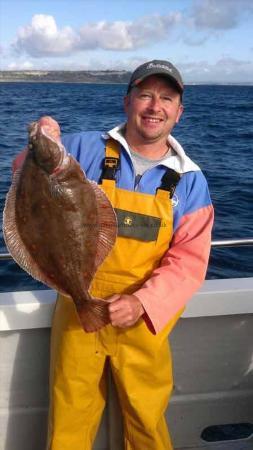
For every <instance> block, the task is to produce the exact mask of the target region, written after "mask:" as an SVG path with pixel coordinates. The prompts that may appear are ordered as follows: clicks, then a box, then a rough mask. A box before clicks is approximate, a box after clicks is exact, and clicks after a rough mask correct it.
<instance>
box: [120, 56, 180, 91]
mask: <svg viewBox="0 0 253 450" xmlns="http://www.w3.org/2000/svg"><path fill="white" fill-rule="evenodd" d="M151 75H163V76H164V77H167V78H168V79H169V80H170V81H172V83H173V84H174V85H175V87H176V89H178V91H179V92H180V94H181V95H182V93H183V90H184V84H183V80H182V77H181V75H180V73H179V71H178V70H177V68H176V67H175V66H173V64H171V63H170V62H169V61H164V60H159V59H154V60H153V61H148V62H146V63H144V64H142V65H141V66H139V67H137V69H135V71H134V72H133V73H132V76H131V78H130V81H129V84H128V87H127V93H129V91H130V90H131V89H132V88H133V87H134V86H137V85H138V84H139V83H141V82H142V81H143V80H145V78H147V77H150V76H151Z"/></svg>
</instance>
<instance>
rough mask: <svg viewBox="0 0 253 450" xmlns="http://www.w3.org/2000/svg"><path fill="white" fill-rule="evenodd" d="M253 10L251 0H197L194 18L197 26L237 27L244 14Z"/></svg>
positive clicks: (216, 28)
mask: <svg viewBox="0 0 253 450" xmlns="http://www.w3.org/2000/svg"><path fill="white" fill-rule="evenodd" d="M252 12H253V5H252V1H251V0H226V1H222V0H196V2H195V5H194V7H193V12H192V20H193V23H194V24H195V26H196V28H200V29H215V30H225V29H230V28H235V27H236V26H237V24H238V23H239V21H240V18H241V17H242V15H244V14H247V13H252Z"/></svg>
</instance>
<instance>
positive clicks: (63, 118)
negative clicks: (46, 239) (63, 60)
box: [0, 83, 253, 291]
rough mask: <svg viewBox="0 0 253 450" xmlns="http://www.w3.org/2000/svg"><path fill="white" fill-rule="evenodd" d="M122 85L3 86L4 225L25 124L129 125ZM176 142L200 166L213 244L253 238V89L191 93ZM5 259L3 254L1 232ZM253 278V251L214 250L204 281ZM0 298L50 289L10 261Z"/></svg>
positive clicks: (0, 163) (2, 268) (0, 195)
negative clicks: (46, 120) (49, 120)
mask: <svg viewBox="0 0 253 450" xmlns="http://www.w3.org/2000/svg"><path fill="white" fill-rule="evenodd" d="M125 90H126V86H124V85H93V84H71V83H69V84H63V83H41V84H40V83H1V84H0V101H1V110H0V111H1V112H0V119H1V120H0V135H1V140H0V221H1V223H2V211H3V207H4V199H5V196H6V193H7V191H8V189H9V186H10V180H11V163H12V160H13V158H14V157H15V155H17V153H18V152H19V151H20V150H21V149H22V148H23V147H24V146H25V145H26V142H27V125H28V124H29V123H30V122H32V121H34V120H37V119H38V118H39V117H40V116H42V115H50V116H53V117H54V118H55V119H56V120H57V121H58V122H59V124H60V126H61V129H62V133H63V134H65V133H69V132H76V131H84V130H101V131H104V130H108V129H110V128H112V127H113V126H115V125H116V124H118V123H120V122H122V121H124V118H125V116H124V111H123V96H124V95H125ZM184 106H185V111H184V114H183V116H182V118H181V121H180V123H179V124H178V125H177V126H176V128H175V129H174V131H173V135H174V136H175V137H176V138H177V139H178V140H179V141H180V143H181V144H182V145H183V147H184V149H185V151H186V153H187V154H188V155H189V156H190V157H191V158H192V159H193V160H194V161H195V162H196V163H197V164H199V165H200V166H201V168H202V170H203V172H204V174H205V176H206V178H207V180H208V183H209V188H210V192H211V197H212V200H213V203H214V208H215V226H214V230H213V239H232V238H247V237H253V169H252V168H253V86H215V85H210V86H187V87H186V92H185V95H184ZM0 252H6V248H5V245H4V241H3V237H2V230H1V226H0ZM251 276H253V247H244V248H224V249H212V251H211V256H210V263H209V268H208V272H207V279H212V278H231V277H232V278H234V277H251ZM0 280H1V281H0V291H7V290H27V289H34V288H38V289H41V288H45V286H43V285H41V284H40V283H38V282H36V281H35V280H33V279H32V278H31V277H30V276H29V275H27V274H26V273H25V272H23V271H22V270H21V269H20V268H19V267H18V266H17V265H16V264H15V263H14V262H13V261H0Z"/></svg>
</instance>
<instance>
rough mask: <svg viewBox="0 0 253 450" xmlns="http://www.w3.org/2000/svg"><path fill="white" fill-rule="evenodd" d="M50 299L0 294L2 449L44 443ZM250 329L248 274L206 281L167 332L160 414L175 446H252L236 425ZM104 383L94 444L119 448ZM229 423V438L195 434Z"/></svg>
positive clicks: (252, 409) (247, 386) (252, 347)
mask: <svg viewBox="0 0 253 450" xmlns="http://www.w3.org/2000/svg"><path fill="white" fill-rule="evenodd" d="M55 298H56V294H55V292H53V291H33V292H8V293H2V294H0V354H1V359H0V436H1V439H0V450H45V439H46V422H47V409H48V361H49V340H50V327H51V318H52V313H53V309H54V304H55ZM252 330H253V278H243V279H230V280H212V281H206V282H205V284H204V286H203V288H202V289H201V290H200V291H199V292H198V294H196V295H195V296H194V297H193V299H192V300H191V302H190V303H189V306H188V307H187V309H186V311H185V313H184V315H183V317H182V318H181V319H180V320H179V322H178V324H177V326H176V327H175V329H174V330H173V332H172V334H171V336H170V341H171V345H172V350H173V354H174V379H175V388H174V394H173V397H172V399H171V402H170V406H169V408H168V411H167V413H166V416H167V420H168V424H169V428H170V431H171V435H172V439H173V442H174V446H175V449H178V450H179V449H180V450H187V449H191V450H210V449H213V450H214V449H215V450H230V449H231V450H232V449H233V450H234V449H236V450H252V449H253V434H251V435H247V436H246V435H245V434H243V433H241V429H242V428H243V427H242V426H241V427H240V424H243V423H247V424H253V331H252ZM108 382H109V385H110V389H109V392H110V395H109V402H108V405H107V408H106V410H105V414H104V417H103V420H102V423H101V427H100V430H99V433H98V436H97V439H96V442H95V445H94V450H121V449H123V444H122V424H121V420H120V413H119V406H118V403H117V398H116V394H115V388H114V386H113V383H112V381H111V378H110V374H108ZM227 424H234V429H237V437H234V439H231V436H230V439H229V440H227V441H224V440H223V439H218V440H216V441H214V442H208V441H207V440H204V439H202V438H201V434H202V432H203V430H205V429H206V428H207V427H210V426H219V425H227ZM252 427H253V425H252ZM238 436H239V437H238ZM141 450H142V449H141ZM143 450H144V449H143ZM145 450H146V449H145Z"/></svg>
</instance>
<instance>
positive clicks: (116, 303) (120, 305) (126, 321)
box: [108, 294, 144, 328]
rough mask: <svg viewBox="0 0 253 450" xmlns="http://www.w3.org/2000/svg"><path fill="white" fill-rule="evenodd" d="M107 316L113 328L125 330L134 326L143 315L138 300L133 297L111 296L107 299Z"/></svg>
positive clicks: (125, 295)
mask: <svg viewBox="0 0 253 450" xmlns="http://www.w3.org/2000/svg"><path fill="white" fill-rule="evenodd" d="M108 300H109V301H110V304H109V306H108V309H109V316H110V320H111V324H112V326H113V327H120V328H127V327H130V326H132V325H134V324H135V323H136V322H137V320H138V319H139V318H140V317H141V316H142V314H143V313H144V308H143V306H142V304H141V302H140V300H139V299H138V298H137V297H136V296H135V295H127V294H124V295H118V294H116V295H113V296H112V297H110V298H109V299H108Z"/></svg>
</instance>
